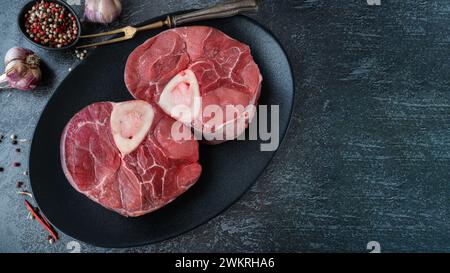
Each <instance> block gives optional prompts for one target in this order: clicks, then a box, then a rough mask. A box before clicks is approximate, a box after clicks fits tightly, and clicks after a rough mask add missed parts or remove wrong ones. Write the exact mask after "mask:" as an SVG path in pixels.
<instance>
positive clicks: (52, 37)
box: [24, 0, 79, 48]
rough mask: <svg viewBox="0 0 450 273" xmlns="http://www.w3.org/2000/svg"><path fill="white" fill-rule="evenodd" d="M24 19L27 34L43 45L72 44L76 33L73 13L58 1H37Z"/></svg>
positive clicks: (62, 45)
mask: <svg viewBox="0 0 450 273" xmlns="http://www.w3.org/2000/svg"><path fill="white" fill-rule="evenodd" d="M24 19H25V29H26V32H27V34H28V36H29V37H30V38H31V39H32V40H34V41H35V42H36V43H39V44H41V45H44V46H48V47H52V48H61V47H64V46H67V45H70V44H72V43H73V42H74V41H75V39H76V38H77V35H78V31H79V30H78V25H77V21H76V18H75V15H73V14H72V13H71V12H70V11H69V10H67V9H66V7H64V6H63V5H60V4H58V3H54V2H50V1H44V0H42V1H39V2H37V3H36V4H35V5H34V6H33V7H32V8H31V10H29V11H28V12H26V13H25V18H24Z"/></svg>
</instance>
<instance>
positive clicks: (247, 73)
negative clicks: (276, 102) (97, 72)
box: [125, 26, 262, 144]
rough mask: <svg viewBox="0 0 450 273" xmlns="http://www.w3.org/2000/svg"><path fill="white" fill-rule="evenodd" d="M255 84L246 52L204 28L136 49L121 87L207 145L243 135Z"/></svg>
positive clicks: (179, 31) (169, 34)
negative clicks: (196, 134) (198, 135)
mask: <svg viewBox="0 0 450 273" xmlns="http://www.w3.org/2000/svg"><path fill="white" fill-rule="evenodd" d="M261 82H262V76H261V73H260V71H259V68H258V66H257V65H256V63H255V61H254V60H253V57H252V55H251V52H250V48H249V47H248V46H247V45H245V44H243V43H241V42H239V41H237V40H235V39H233V38H231V37H229V36H227V35H226V34H224V33H223V32H221V31H219V30H217V29H215V28H211V27H205V26H192V27H181V28H175V29H170V30H167V31H164V32H162V33H160V34H159V35H157V36H155V37H153V38H151V39H149V40H147V41H146V42H145V43H144V44H142V45H141V46H139V47H137V48H136V49H135V50H134V51H133V52H132V53H131V55H130V56H129V58H128V61H127V64H126V68H125V83H126V85H127V88H128V90H129V91H130V93H131V94H132V95H133V96H134V97H135V98H136V99H141V100H145V101H148V102H153V103H156V104H158V105H159V106H160V107H161V109H162V110H163V111H164V112H165V113H166V114H168V115H170V116H172V117H173V118H175V119H177V120H179V121H181V122H183V123H184V124H185V125H187V126H190V127H193V128H194V129H195V130H196V131H199V132H201V133H202V135H203V136H204V139H205V140H206V141H207V142H209V143H212V144H215V143H221V142H223V141H226V140H231V139H234V138H236V137H238V136H239V135H240V134H241V133H243V131H244V130H245V128H246V127H247V126H248V123H249V121H251V119H252V118H253V116H254V112H255V109H256V108H255V106H256V105H257V101H258V98H259V95H260V90H261ZM227 107H228V108H227ZM227 109H228V110H230V111H232V113H231V114H230V113H228V111H227ZM236 109H239V110H236ZM217 111H221V115H217V114H216V112H217ZM211 112H214V114H211ZM214 116H215V117H217V116H219V118H212V117H214Z"/></svg>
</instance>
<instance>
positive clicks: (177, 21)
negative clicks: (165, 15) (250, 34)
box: [171, 0, 258, 27]
mask: <svg viewBox="0 0 450 273" xmlns="http://www.w3.org/2000/svg"><path fill="white" fill-rule="evenodd" d="M256 10H258V0H234V1H228V2H226V3H223V4H218V5H216V6H213V7H211V8H206V9H202V10H198V11H193V12H189V13H185V14H180V15H175V16H172V18H171V19H172V20H171V21H172V22H171V23H172V26H173V27H177V26H179V25H182V24H186V23H192V22H197V21H202V20H209V19H218V18H226V17H231V16H234V15H237V14H239V13H242V12H245V11H256Z"/></svg>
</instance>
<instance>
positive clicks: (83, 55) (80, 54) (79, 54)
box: [75, 49, 87, 60]
mask: <svg viewBox="0 0 450 273" xmlns="http://www.w3.org/2000/svg"><path fill="white" fill-rule="evenodd" d="M86 54H87V50H86V49H85V50H82V51H80V50H78V49H76V50H75V55H76V56H77V58H78V59H80V60H84V58H86Z"/></svg>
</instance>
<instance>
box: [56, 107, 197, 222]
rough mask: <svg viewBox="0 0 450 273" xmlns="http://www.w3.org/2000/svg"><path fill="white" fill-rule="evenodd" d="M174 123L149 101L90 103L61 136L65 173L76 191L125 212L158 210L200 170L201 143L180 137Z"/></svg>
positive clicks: (184, 188) (130, 214) (109, 207)
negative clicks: (174, 135) (173, 132)
mask: <svg viewBox="0 0 450 273" xmlns="http://www.w3.org/2000/svg"><path fill="white" fill-rule="evenodd" d="M142 109H144V110H142ZM112 117H113V118H112ZM112 120H113V121H112ZM149 120H150V122H148V121H149ZM174 122H176V121H175V120H173V119H172V118H170V117H169V116H167V115H165V114H164V113H162V112H161V111H159V110H157V107H153V106H151V105H150V104H148V103H147V102H144V101H130V102H123V103H113V102H99V103H94V104H91V105H89V106H87V107H86V108H84V109H83V110H81V111H80V112H79V113H77V114H76V115H75V116H74V117H73V118H72V119H71V120H70V122H69V123H68V124H67V126H66V128H65V129H64V132H63V134H62V139H61V161H62V166H63V169H64V173H65V174H66V177H67V179H68V180H69V182H70V184H71V185H72V186H73V187H74V188H75V189H76V190H77V191H79V192H81V193H83V194H84V195H86V196H87V197H89V198H90V199H92V200H94V201H95V202H97V203H99V204H101V205H102V206H104V207H106V208H108V209H111V210H113V211H116V212H118V213H120V214H122V215H124V216H140V215H143V214H146V213H149V212H151V211H154V210H157V209H159V208H161V207H162V206H164V205H166V204H167V203H169V202H171V201H172V200H174V199H175V198H176V197H178V196H179V195H180V194H182V193H184V192H185V191H186V190H187V189H188V188H189V187H191V186H192V185H193V184H194V183H195V182H196V181H197V180H198V178H199V176H200V173H201V166H200V165H199V164H198V157H199V154H198V143H197V141H196V140H193V139H192V138H191V140H182V141H175V140H174V139H173V138H172V137H171V133H170V132H171V128H172V125H173V124H174ZM134 125H136V126H135V127H133V126H134ZM139 126H143V127H139ZM142 128H143V129H142ZM187 131H188V133H189V134H190V132H189V130H187ZM133 137H135V138H136V139H133ZM190 137H192V136H190Z"/></svg>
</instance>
